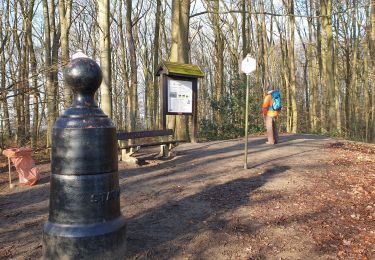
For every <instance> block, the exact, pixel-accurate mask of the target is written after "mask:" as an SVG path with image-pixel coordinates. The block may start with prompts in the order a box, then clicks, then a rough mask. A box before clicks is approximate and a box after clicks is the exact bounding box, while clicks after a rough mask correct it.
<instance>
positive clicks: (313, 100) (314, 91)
mask: <svg viewBox="0 0 375 260" xmlns="http://www.w3.org/2000/svg"><path fill="white" fill-rule="evenodd" d="M306 5H307V4H306ZM313 6H314V2H313V0H310V10H311V12H310V15H313V14H314V12H313V8H314V7H313ZM306 9H307V8H306ZM312 28H313V20H312V18H311V19H308V30H309V45H308V57H309V60H310V68H309V82H310V89H311V90H310V91H311V95H310V127H311V131H312V132H317V130H318V115H317V112H318V111H317V102H318V101H317V97H318V86H317V85H318V83H317V77H318V70H317V69H316V67H317V65H318V64H317V59H316V57H315V55H314V53H313V30H312ZM315 38H316V37H315Z"/></svg>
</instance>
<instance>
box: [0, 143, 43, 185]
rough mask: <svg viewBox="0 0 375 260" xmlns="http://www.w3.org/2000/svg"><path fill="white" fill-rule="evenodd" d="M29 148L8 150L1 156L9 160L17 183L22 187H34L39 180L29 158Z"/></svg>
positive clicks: (30, 150) (33, 163)
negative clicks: (16, 175) (15, 174)
mask: <svg viewBox="0 0 375 260" xmlns="http://www.w3.org/2000/svg"><path fill="white" fill-rule="evenodd" d="M32 152H33V150H32V149H31V148H26V147H21V148H9V149H6V150H4V151H3V154H4V155H5V156H6V157H8V158H10V159H11V160H12V162H13V164H14V166H16V170H17V172H18V178H19V183H20V184H22V185H30V186H31V185H34V184H35V183H36V182H37V181H38V180H39V173H38V169H37V168H36V167H35V162H34V160H33V158H31V153H32Z"/></svg>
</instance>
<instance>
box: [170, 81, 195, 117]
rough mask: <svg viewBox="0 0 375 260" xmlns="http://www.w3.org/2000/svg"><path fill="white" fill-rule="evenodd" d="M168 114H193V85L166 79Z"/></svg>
mask: <svg viewBox="0 0 375 260" xmlns="http://www.w3.org/2000/svg"><path fill="white" fill-rule="evenodd" d="M167 98H168V112H169V113H185V114H191V113H193V83H192V82H191V81H186V80H175V79H168V97H167Z"/></svg>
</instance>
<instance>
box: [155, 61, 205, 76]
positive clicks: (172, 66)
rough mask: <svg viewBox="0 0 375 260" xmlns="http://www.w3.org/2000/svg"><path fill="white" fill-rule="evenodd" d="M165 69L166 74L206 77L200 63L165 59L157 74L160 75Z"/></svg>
mask: <svg viewBox="0 0 375 260" xmlns="http://www.w3.org/2000/svg"><path fill="white" fill-rule="evenodd" d="M162 70H163V71H164V72H165V74H166V75H170V76H172V75H179V76H192V77H194V78H195V77H197V78H201V77H204V73H203V72H202V70H201V68H200V67H199V66H198V65H193V64H183V63H177V62H169V61H163V62H162V63H161V64H160V65H159V67H158V71H157V72H156V75H157V76H159V75H160V72H161V71H162Z"/></svg>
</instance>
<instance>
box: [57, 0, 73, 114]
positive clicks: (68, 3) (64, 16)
mask: <svg viewBox="0 0 375 260" xmlns="http://www.w3.org/2000/svg"><path fill="white" fill-rule="evenodd" d="M72 3H73V1H72V0H59V15H60V32H61V37H60V42H61V60H62V64H63V66H64V65H65V64H67V63H68V62H69V30H70V21H71V12H72ZM71 102H72V93H71V90H70V87H69V86H67V84H66V83H65V82H64V107H65V108H68V107H69V106H70V104H71Z"/></svg>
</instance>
